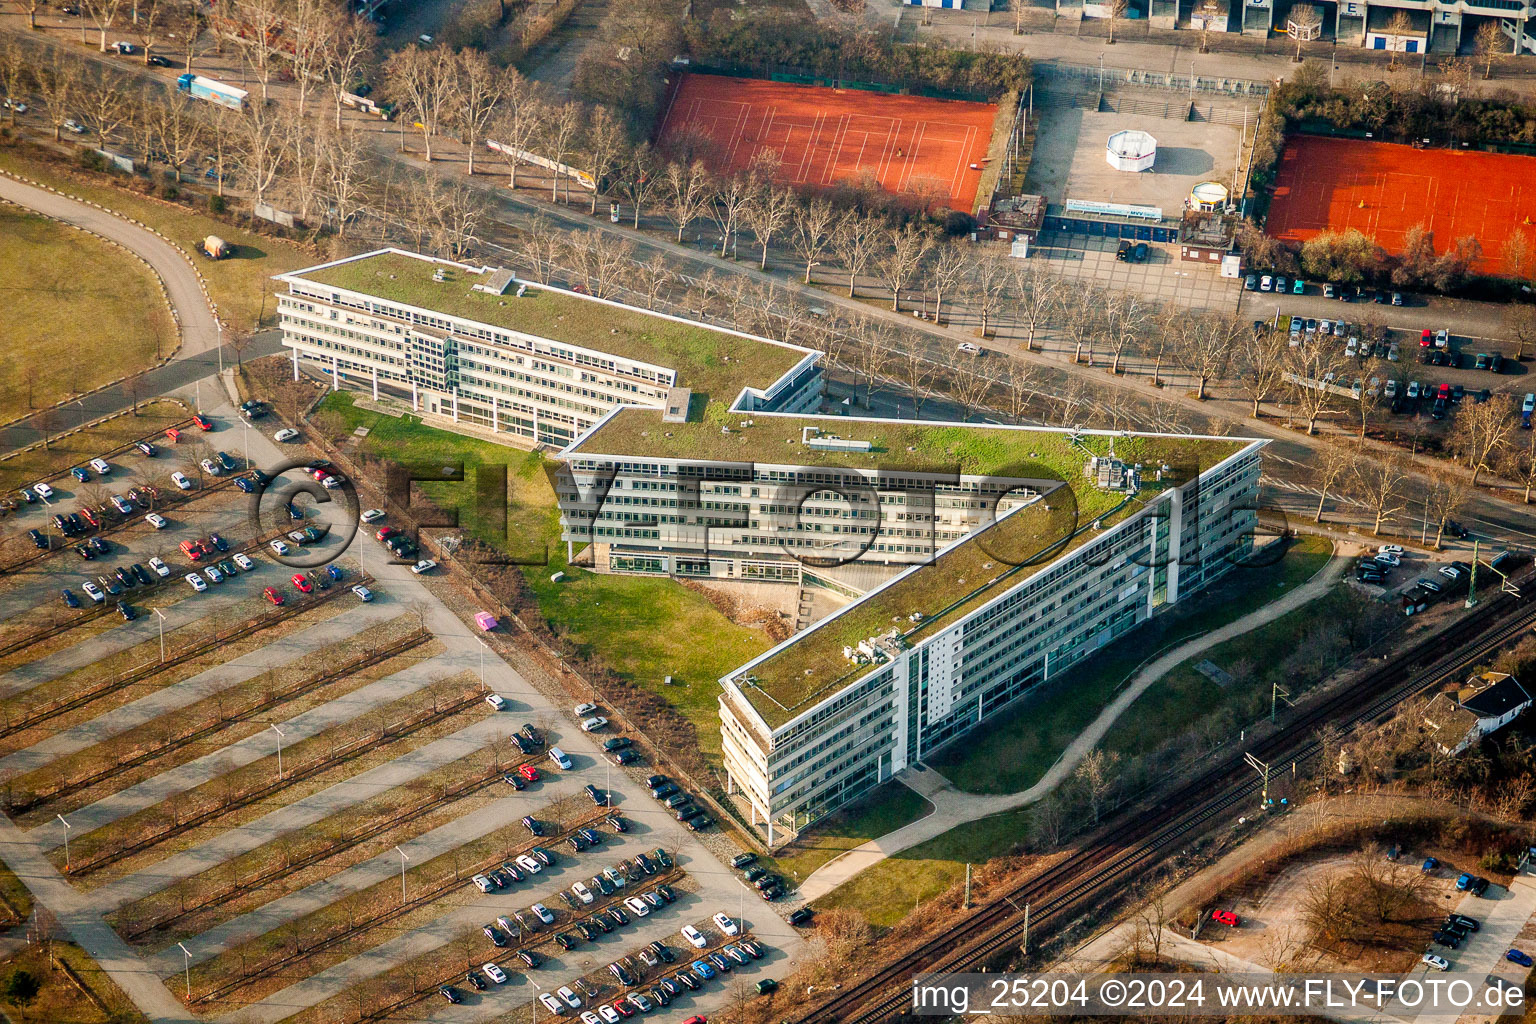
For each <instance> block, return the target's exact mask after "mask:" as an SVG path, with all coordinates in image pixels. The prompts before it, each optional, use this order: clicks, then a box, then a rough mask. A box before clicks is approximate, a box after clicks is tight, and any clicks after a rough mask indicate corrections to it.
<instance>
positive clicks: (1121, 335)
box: [1103, 292, 1151, 373]
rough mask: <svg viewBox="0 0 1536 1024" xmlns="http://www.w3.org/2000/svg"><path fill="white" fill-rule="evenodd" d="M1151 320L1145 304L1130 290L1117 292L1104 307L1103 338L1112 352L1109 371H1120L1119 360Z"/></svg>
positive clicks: (1137, 339)
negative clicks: (1112, 356) (1112, 359)
mask: <svg viewBox="0 0 1536 1024" xmlns="http://www.w3.org/2000/svg"><path fill="white" fill-rule="evenodd" d="M1150 321H1151V316H1150V314H1149V311H1148V309H1147V304H1146V302H1145V301H1144V300H1142V299H1141V298H1140V297H1139V296H1137V295H1135V294H1134V293H1132V292H1118V293H1115V294H1113V295H1111V296H1110V297H1109V301H1108V302H1107V303H1106V304H1105V307H1104V320H1103V324H1104V340H1105V341H1106V342H1108V344H1109V348H1110V351H1111V352H1113V353H1114V361H1113V362H1112V363H1111V364H1110V367H1109V372H1110V373H1119V372H1120V360H1121V358H1122V357H1123V356H1124V354H1125V352H1126V350H1127V349H1129V348H1131V347H1132V346H1134V345H1135V344H1136V343H1137V342H1138V341H1140V340H1141V338H1142V337H1143V335H1144V334H1145V332H1146V330H1147V327H1148V325H1149V323H1150Z"/></svg>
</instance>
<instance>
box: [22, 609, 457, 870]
mask: <svg viewBox="0 0 1536 1024" xmlns="http://www.w3.org/2000/svg"><path fill="white" fill-rule="evenodd" d="M363 607H365V608H366V607H371V606H370V605H363ZM464 668H465V666H464V665H463V664H455V663H454V662H453V660H452V659H447V658H443V657H441V656H439V657H436V658H428V659H427V660H425V661H421V662H418V663H416V664H415V665H412V666H410V667H408V668H406V669H404V670H402V671H400V672H396V673H394V674H392V675H388V676H385V677H384V678H383V679H380V680H377V681H376V682H372V683H369V684H368V685H367V686H363V687H360V688H358V689H357V690H354V691H353V692H352V693H349V694H347V695H345V696H343V697H338V698H336V699H335V700H331V701H327V702H326V703H324V704H321V705H320V706H319V707H316V708H311V709H310V710H308V711H305V712H304V713H303V714H300V715H296V716H294V717H293V718H290V719H287V720H286V721H283V722H282V723H281V724H280V725H279V726H278V727H279V728H280V729H282V731H283V745H284V746H285V747H289V748H291V747H292V746H293V745H294V744H296V743H299V742H300V741H302V740H306V739H309V738H310V737H311V736H315V735H318V734H319V733H322V732H324V731H325V730H327V729H330V728H332V727H334V726H338V725H342V724H344V723H346V722H351V721H354V720H355V719H357V718H359V717H360V716H362V715H364V714H367V713H368V712H370V711H372V710H374V709H375V708H380V707H384V706H385V705H387V704H389V703H390V702H392V701H396V700H399V699H400V698H401V697H404V696H407V695H408V694H412V693H415V692H416V691H417V690H419V689H421V688H422V687H424V686H426V685H428V684H429V683H431V682H433V681H434V680H437V679H441V678H443V677H444V676H449V675H454V674H456V673H458V672H462V671H463V670H464ZM156 717H158V716H156ZM276 740H277V736H276V735H275V734H274V733H273V732H272V731H271V730H270V729H263V730H262V731H260V732H258V733H255V734H254V735H251V736H247V737H246V738H244V739H242V740H239V741H237V742H235V743H231V744H229V745H228V746H226V747H222V748H221V749H219V750H215V751H213V752H212V753H209V754H205V755H203V756H202V757H199V758H197V759H195V760H192V761H188V762H187V763H186V764H183V765H178V766H177V767H175V768H171V769H169V770H168V771H164V772H161V773H160V774H158V775H156V776H154V777H152V778H148V779H145V780H144V781H143V782H140V783H137V784H135V785H132V786H129V787H127V788H126V789H121V790H118V791H117V792H116V793H113V794H112V795H111V796H107V797H103V798H102V799H100V800H97V801H96V802H95V803H93V804H88V805H86V806H85V807H81V808H80V809H78V810H75V811H70V812H69V813H68V815H67V816H68V818H69V823H70V825H71V826H72V827H73V829H74V831H73V832H72V833H71V836H70V838H71V839H78V838H79V837H80V836H82V835H84V834H85V833H87V832H89V831H91V830H92V829H97V828H101V827H102V826H103V825H107V824H110V823H111V822H114V821H117V820H118V819H120V818H126V817H128V815H130V814H134V813H136V812H138V811H142V810H143V809H144V808H146V807H153V806H154V805H155V804H158V803H160V802H161V801H163V800H166V799H168V798H170V797H172V796H175V795H176V794H178V793H185V792H186V791H188V790H190V789H196V788H197V787H198V786H201V785H203V784H204V783H206V782H211V781H213V780H214V779H216V778H218V777H219V776H221V775H224V774H226V773H228V772H231V771H234V770H235V769H237V768H243V767H244V766H245V765H248V764H251V763H252V762H254V761H260V760H261V759H263V758H268V757H272V756H273V754H274V753H275V751H276ZM62 831H63V829H61V828H59V826H58V823H57V822H51V821H50V822H46V823H44V824H42V825H39V826H37V827H36V828H34V829H32V830H31V831H29V832H28V833H27V837H28V838H33V837H34V836H35V838H36V840H37V842H38V844H39V845H40V846H42V847H43V848H44V849H52V848H53V847H54V846H57V845H58V844H59V843H61V842H63V838H62V836H60V835H59V833H60V832H62Z"/></svg>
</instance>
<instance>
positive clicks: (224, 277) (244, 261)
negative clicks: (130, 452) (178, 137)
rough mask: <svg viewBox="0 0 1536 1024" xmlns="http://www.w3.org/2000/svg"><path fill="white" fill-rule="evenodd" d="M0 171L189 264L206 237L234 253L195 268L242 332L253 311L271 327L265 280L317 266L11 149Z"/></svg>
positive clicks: (1, 157) (287, 248)
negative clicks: (143, 227) (121, 223)
mask: <svg viewBox="0 0 1536 1024" xmlns="http://www.w3.org/2000/svg"><path fill="white" fill-rule="evenodd" d="M0 168H3V169H5V170H7V171H11V172H13V173H15V174H19V175H22V176H23V177H26V178H31V179H32V180H34V181H40V182H42V183H43V184H45V185H49V186H51V187H53V188H56V189H58V190H59V191H60V192H63V193H65V194H67V195H71V196H74V197H76V198H78V199H85V200H88V201H90V202H94V203H100V204H101V205H102V206H105V207H106V208H107V209H109V210H113V211H115V212H117V213H121V214H123V215H125V216H128V217H132V218H133V219H134V220H137V221H140V222H142V223H144V224H148V225H149V226H150V227H152V228H154V229H155V230H156V231H159V232H160V233H161V234H162V235H164V236H165V237H166V238H169V239H170V240H171V241H173V242H175V243H176V244H177V245H179V246H181V247H182V249H184V250H186V251H187V253H189V254H193V258H194V259H196V256H195V250H196V248H197V246H198V244H199V243H200V242H202V240H203V239H205V238H207V237H208V236H209V235H218V236H219V237H220V238H222V239H224V240H225V241H226V242H229V243H230V244H231V245H233V246H235V254H234V255H233V256H232V257H230V258H229V259H225V260H220V261H219V262H217V263H214V262H212V261H211V260H209V261H199V263H198V265H197V266H198V269H199V270H200V271H202V274H203V277H204V279H205V280H206V281H207V282H208V292H209V294H210V295H212V297H213V301H214V302H215V303H216V304H217V305H218V307H219V315H220V316H222V317H224V319H225V320H227V321H229V323H230V324H232V325H233V326H234V327H236V328H238V329H241V330H245V329H249V328H250V327H251V325H252V324H253V323H254V322H255V319H256V316H257V314H258V312H264V316H265V320H266V322H268V323H271V322H273V319H274V316H273V313H274V310H273V305H274V303H275V301H276V300H275V299H273V297H272V296H273V293H274V292H275V291H276V290H277V289H276V287H275V286H274V283H273V282H272V281H270V280H268V278H270V277H271V276H272V275H273V274H280V273H282V272H284V271H286V270H297V269H298V268H300V267H304V266H309V265H311V264H314V263H319V262H320V259H319V257H317V256H313V255H311V254H309V253H306V252H305V251H304V250H302V249H300V248H299V247H298V246H296V245H294V244H293V243H291V242H286V241H283V240H282V239H278V238H267V237H265V236H263V235H256V234H252V233H251V232H249V231H243V230H241V229H240V228H237V227H235V226H234V225H233V224H227V223H225V222H224V221H221V220H218V219H217V218H215V217H210V216H207V215H206V214H201V213H197V212H196V211H193V210H190V209H187V208H186V207H179V206H175V205H172V204H169V203H163V202H160V201H159V200H156V199H151V198H149V197H147V196H143V195H139V194H137V193H134V192H129V191H127V190H125V189H119V188H114V187H112V186H110V185H106V184H97V183H96V181H94V180H85V179H84V178H83V177H76V176H73V175H68V174H65V173H63V172H62V171H61V170H59V168H58V167H56V166H54V165H52V164H48V163H44V162H42V161H38V160H32V159H29V158H27V157H25V156H23V155H21V154H20V153H17V152H16V151H15V150H11V149H0ZM71 269H72V270H73V268H71ZM81 319H82V321H84V318H81Z"/></svg>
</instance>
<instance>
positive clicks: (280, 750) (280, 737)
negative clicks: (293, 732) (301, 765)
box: [267, 722, 283, 780]
mask: <svg viewBox="0 0 1536 1024" xmlns="http://www.w3.org/2000/svg"><path fill="white" fill-rule="evenodd" d="M267 725H268V726H269V727H270V728H271V730H272V731H273V732H275V733H277V777H278V779H279V780H281V779H282V777H283V730H281V729H279V728H278V727H277V726H276V725H275V724H273V723H271V722H268V723H267Z"/></svg>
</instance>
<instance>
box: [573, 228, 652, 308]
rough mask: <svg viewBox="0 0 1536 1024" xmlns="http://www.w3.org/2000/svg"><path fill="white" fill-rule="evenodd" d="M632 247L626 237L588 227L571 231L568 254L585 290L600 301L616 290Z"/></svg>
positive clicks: (632, 249)
mask: <svg viewBox="0 0 1536 1024" xmlns="http://www.w3.org/2000/svg"><path fill="white" fill-rule="evenodd" d="M634 248H635V247H634V245H633V244H631V243H630V241H629V239H627V238H615V237H613V236H612V235H609V234H608V233H607V232H606V231H602V230H600V229H598V228H588V229H587V230H586V231H572V232H571V237H570V246H569V249H568V251H569V252H570V254H571V256H572V258H573V259H574V261H575V264H576V268H575V269H576V272H577V273H578V274H580V275H581V280H582V283H583V284H584V285H586V288H587V291H588V292H589V293H591V294H592V295H595V296H597V297H598V298H600V299H603V298H607V297H608V296H610V295H612V294H613V292H614V290H615V289H616V288H617V287H618V284H619V275H620V271H621V270H622V269H623V268H624V267H625V266H627V265H628V263H629V258H630V255H631V254H632V253H633V252H634Z"/></svg>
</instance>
